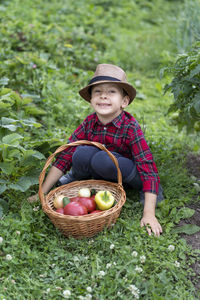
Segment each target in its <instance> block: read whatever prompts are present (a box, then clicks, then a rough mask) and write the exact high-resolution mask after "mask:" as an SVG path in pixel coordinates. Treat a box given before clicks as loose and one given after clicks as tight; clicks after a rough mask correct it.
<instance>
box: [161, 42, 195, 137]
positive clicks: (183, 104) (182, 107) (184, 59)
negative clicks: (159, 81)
mask: <svg viewBox="0 0 200 300" xmlns="http://www.w3.org/2000/svg"><path fill="white" fill-rule="evenodd" d="M199 50H200V43H197V44H196V45H195V46H194V47H193V48H192V49H191V51H190V52H188V53H185V54H182V55H179V57H178V59H177V61H176V63H175V65H174V66H173V67H170V68H167V69H166V70H167V72H169V73H172V75H173V79H172V81H171V83H170V84H167V85H166V86H165V92H167V91H171V92H172V94H173V96H174V102H173V103H172V104H171V105H170V108H169V110H168V113H170V112H177V115H174V119H175V121H176V122H177V124H178V127H179V129H182V128H183V127H184V126H186V128H187V130H188V131H192V130H193V129H195V130H196V131H199V130H200V86H199V81H200V51H199Z"/></svg>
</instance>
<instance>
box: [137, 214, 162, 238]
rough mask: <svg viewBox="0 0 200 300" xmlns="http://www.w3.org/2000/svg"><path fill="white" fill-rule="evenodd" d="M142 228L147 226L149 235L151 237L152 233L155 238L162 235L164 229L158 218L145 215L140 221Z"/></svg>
mask: <svg viewBox="0 0 200 300" xmlns="http://www.w3.org/2000/svg"><path fill="white" fill-rule="evenodd" d="M140 226H141V227H143V226H146V230H147V232H148V234H149V235H151V233H152V231H153V233H154V234H155V236H160V234H161V233H162V227H161V225H160V223H159V222H158V220H157V218H156V217H155V216H154V215H152V214H144V215H143V217H142V219H141V221H140ZM149 226H150V227H149Z"/></svg>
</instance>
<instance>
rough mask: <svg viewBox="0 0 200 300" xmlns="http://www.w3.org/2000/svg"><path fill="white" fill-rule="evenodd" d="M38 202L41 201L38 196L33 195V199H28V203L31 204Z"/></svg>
mask: <svg viewBox="0 0 200 300" xmlns="http://www.w3.org/2000/svg"><path fill="white" fill-rule="evenodd" d="M38 201H39V196H38V194H35V195H32V196H31V197H29V198H28V202H30V203H33V202H38Z"/></svg>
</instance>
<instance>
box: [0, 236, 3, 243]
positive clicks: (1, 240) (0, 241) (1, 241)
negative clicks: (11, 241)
mask: <svg viewBox="0 0 200 300" xmlns="http://www.w3.org/2000/svg"><path fill="white" fill-rule="evenodd" d="M2 243H3V238H2V237H1V236H0V244H2Z"/></svg>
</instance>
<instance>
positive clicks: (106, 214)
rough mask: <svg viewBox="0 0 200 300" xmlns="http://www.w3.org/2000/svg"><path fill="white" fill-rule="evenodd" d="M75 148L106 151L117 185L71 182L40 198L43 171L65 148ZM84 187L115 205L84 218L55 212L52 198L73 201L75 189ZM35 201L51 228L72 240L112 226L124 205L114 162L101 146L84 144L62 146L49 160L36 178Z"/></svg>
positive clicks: (99, 181) (124, 199) (117, 166)
mask: <svg viewBox="0 0 200 300" xmlns="http://www.w3.org/2000/svg"><path fill="white" fill-rule="evenodd" d="M79 145H91V146H96V147H98V148H99V149H101V150H103V151H106V152H107V153H108V155H109V157H110V158H111V159H112V161H113V162H114V164H115V166H116V170H117V178H118V182H117V183H114V182H109V181H104V180H93V179H91V180H81V181H74V182H71V183H68V184H65V185H62V186H60V187H57V188H55V189H53V190H52V191H50V192H49V193H48V194H47V195H46V196H44V194H43V192H42V183H43V181H44V177H45V173H46V170H47V168H48V167H49V165H50V164H51V162H52V160H53V159H54V157H55V155H56V154H58V153H59V152H61V151H63V150H65V149H67V148H68V147H72V146H79ZM85 187H87V188H89V189H95V190H96V191H100V190H108V191H110V192H111V193H112V194H113V196H114V198H115V205H114V206H113V207H112V208H110V209H108V210H105V211H102V212H100V213H98V214H87V215H84V216H69V215H62V214H59V213H57V212H56V211H55V208H54V205H53V200H54V198H55V195H59V194H64V195H65V196H67V197H69V198H71V197H76V196H77V195H78V191H79V189H80V188H85ZM39 197H40V201H41V204H42V209H43V211H44V212H45V213H46V214H47V215H48V217H49V218H50V219H51V221H52V223H53V224H54V225H55V227H56V228H58V229H59V230H60V231H61V232H62V233H63V235H65V236H66V237H70V236H72V237H74V238H83V237H92V236H94V235H96V234H97V233H99V232H101V231H102V230H103V229H104V228H106V227H110V226H111V225H112V224H114V223H115V222H116V220H117V218H118V217H119V215H120V211H121V209H122V206H123V205H124V203H125V201H126V193H125V191H124V189H123V187H122V175H121V171H120V169H119V165H118V161H117V159H116V158H115V156H114V155H113V154H112V153H111V152H110V151H108V150H107V149H106V147H105V146H103V145H102V144H100V143H97V142H90V141H86V140H81V141H76V142H73V143H70V144H66V145H63V146H61V147H59V148H58V149H57V150H56V151H55V152H54V153H53V154H52V155H50V156H49V158H48V159H47V161H46V164H45V166H44V168H43V170H42V172H41V174H40V177H39Z"/></svg>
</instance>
